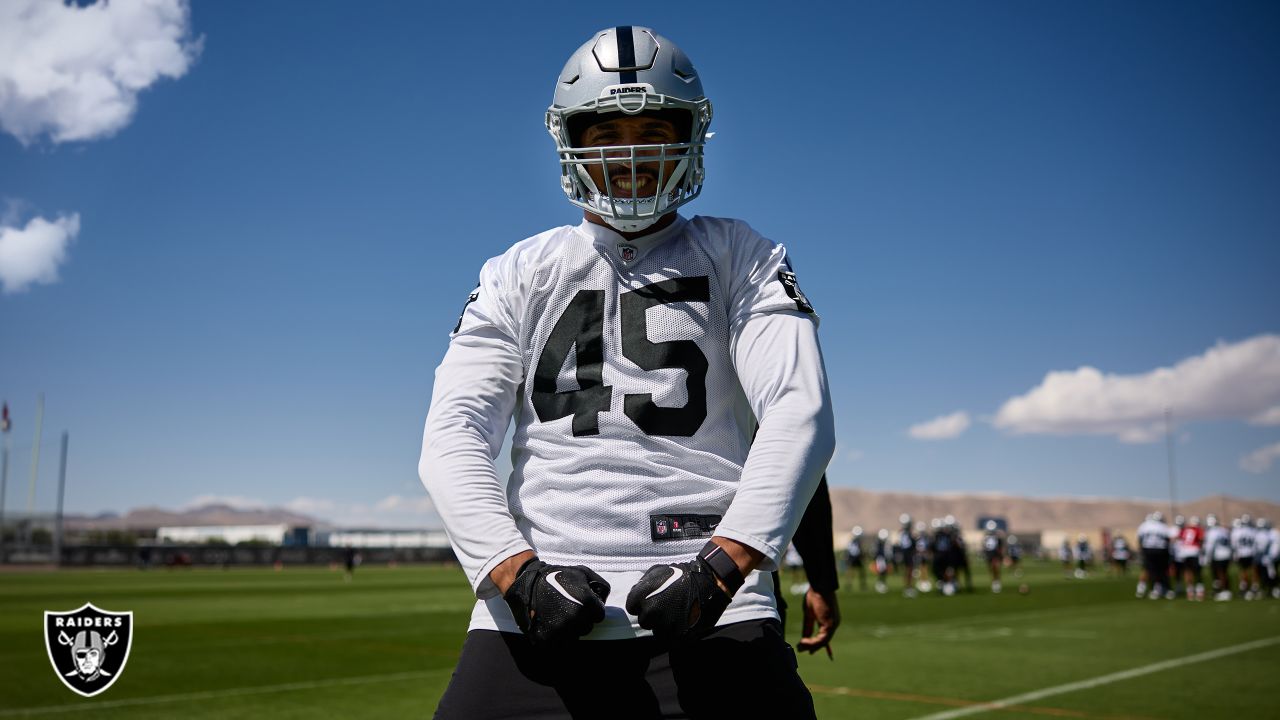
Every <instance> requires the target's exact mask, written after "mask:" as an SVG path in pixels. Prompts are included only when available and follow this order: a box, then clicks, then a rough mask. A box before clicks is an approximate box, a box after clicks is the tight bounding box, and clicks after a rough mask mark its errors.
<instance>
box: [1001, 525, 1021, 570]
mask: <svg viewBox="0 0 1280 720" xmlns="http://www.w3.org/2000/svg"><path fill="white" fill-rule="evenodd" d="M1005 548H1006V551H1007V552H1008V554H1009V569H1010V570H1012V571H1013V576H1014V577H1022V545H1021V543H1019V542H1018V536H1017V535H1010V536H1009V538H1008V540H1007V541H1006V543H1005Z"/></svg>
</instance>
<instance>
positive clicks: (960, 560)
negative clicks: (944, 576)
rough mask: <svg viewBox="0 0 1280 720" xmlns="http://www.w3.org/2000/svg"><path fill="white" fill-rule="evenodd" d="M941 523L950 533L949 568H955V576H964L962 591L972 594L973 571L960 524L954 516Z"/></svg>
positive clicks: (947, 517) (944, 519)
mask: <svg viewBox="0 0 1280 720" xmlns="http://www.w3.org/2000/svg"><path fill="white" fill-rule="evenodd" d="M942 523H943V524H944V525H946V526H947V530H948V531H949V532H950V533H951V558H952V560H951V566H952V567H954V568H956V572H957V574H962V575H964V591H965V592H968V593H971V592H973V570H972V569H970V567H969V550H968V548H967V547H966V546H965V542H964V533H963V532H962V531H961V530H960V522H959V521H958V520H956V516H955V515H948V516H946V517H945V518H943V519H942Z"/></svg>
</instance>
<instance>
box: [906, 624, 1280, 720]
mask: <svg viewBox="0 0 1280 720" xmlns="http://www.w3.org/2000/svg"><path fill="white" fill-rule="evenodd" d="M1277 644H1280V636H1276V637H1270V638H1266V639H1264V640H1254V641H1253V642H1247V643H1241V644H1239V645H1232V646H1230V647H1224V648H1219V649H1218V650H1210V651H1208V652H1202V653H1197V654H1195V655H1187V656H1185V657H1180V658H1174V659H1172V660H1165V661H1163V662H1158V663H1152V664H1150V665H1143V666H1142V667H1136V668H1133V669H1132V670H1122V671H1120V672H1116V673H1111V674H1110V675H1100V676H1098V677H1095V678H1090V679H1088V680H1080V681H1077V682H1073V683H1067V684H1066V685H1055V686H1053V687H1048V688H1044V689H1042V690H1033V691H1031V692H1029V693H1023V694H1021V695H1014V696H1013V697H1007V698H1004V699H1002V700H992V701H991V702H985V703H981V704H978V705H973V706H971V707H965V708H957V709H955V710H946V711H944V712H940V713H934V714H932V715H923V716H921V717H918V718H915V720H951V719H952V718H960V717H965V716H967V715H975V714H977V713H980V712H987V711H989V710H999V709H1001V708H1006V707H1010V706H1012V705H1025V704H1026V703H1030V702H1035V701H1037V700H1042V699H1044V698H1047V697H1052V696H1054V695H1062V694H1063V693H1069V692H1075V691H1076V690H1087V689H1089V688H1092V687H1097V686H1099V685H1106V684H1108V683H1113V682H1120V681H1121V680H1128V679H1130V678H1136V677H1141V676H1142V675H1150V674H1151V673H1158V672H1160V671H1162V670H1169V669H1172V668H1177V667H1182V666H1183V665H1191V664H1193V663H1198V662H1204V661H1206V660H1214V659H1217V658H1220V657H1225V656H1227V655H1235V654H1236V653H1242V652H1248V651H1250V650H1257V649H1258V648H1264V647H1270V646H1272V645H1277Z"/></svg>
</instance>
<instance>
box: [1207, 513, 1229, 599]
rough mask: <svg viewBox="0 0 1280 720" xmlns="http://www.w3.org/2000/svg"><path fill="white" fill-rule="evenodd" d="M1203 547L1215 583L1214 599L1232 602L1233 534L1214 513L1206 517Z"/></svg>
mask: <svg viewBox="0 0 1280 720" xmlns="http://www.w3.org/2000/svg"><path fill="white" fill-rule="evenodd" d="M1203 547H1204V557H1205V559H1206V560H1207V561H1208V563H1209V572H1210V577H1211V578H1212V581H1213V599H1214V600H1216V601H1219V602H1221V601H1224V600H1230V599H1231V533H1230V531H1228V530H1227V529H1226V528H1225V527H1223V526H1222V524H1221V523H1219V522H1218V516H1217V515H1214V514H1213V513H1209V514H1208V515H1207V516H1205V531H1204V545H1203Z"/></svg>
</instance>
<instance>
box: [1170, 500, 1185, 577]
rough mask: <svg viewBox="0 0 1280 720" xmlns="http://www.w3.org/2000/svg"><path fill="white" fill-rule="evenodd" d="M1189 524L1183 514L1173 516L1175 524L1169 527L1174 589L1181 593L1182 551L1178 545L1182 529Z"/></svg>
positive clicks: (1180, 540) (1180, 541)
mask: <svg viewBox="0 0 1280 720" xmlns="http://www.w3.org/2000/svg"><path fill="white" fill-rule="evenodd" d="M1186 526H1187V519H1186V518H1184V517H1183V516H1181V515H1174V516H1173V526H1172V527H1170V528H1169V562H1171V563H1172V564H1173V585H1174V588H1173V591H1174V592H1175V593H1177V594H1178V595H1181V594H1182V593H1183V592H1184V590H1185V588H1184V587H1183V577H1182V553H1181V552H1180V551H1179V548H1178V545H1179V544H1181V543H1182V530H1183V529H1184V528H1185V527H1186Z"/></svg>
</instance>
